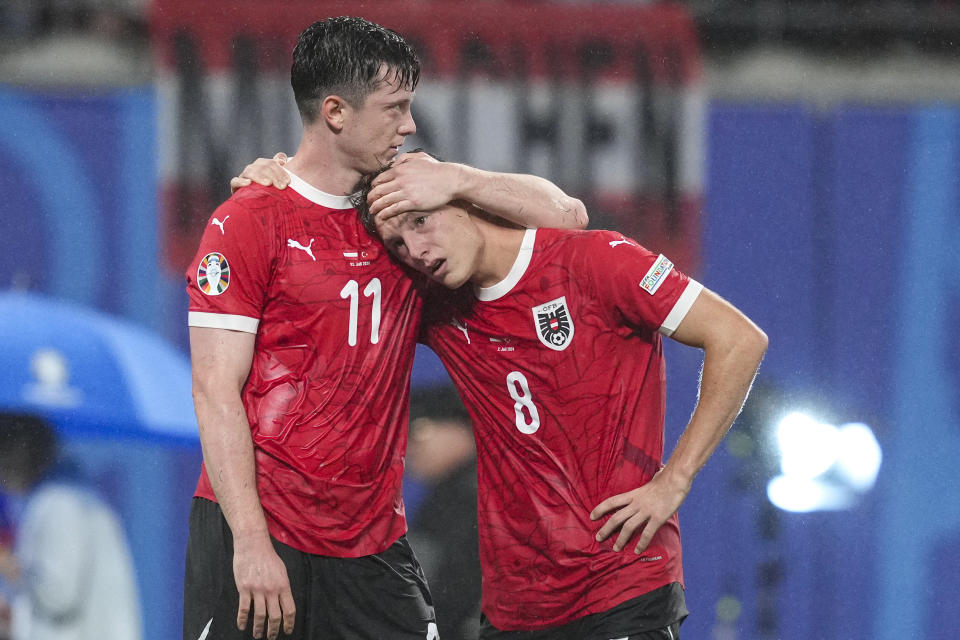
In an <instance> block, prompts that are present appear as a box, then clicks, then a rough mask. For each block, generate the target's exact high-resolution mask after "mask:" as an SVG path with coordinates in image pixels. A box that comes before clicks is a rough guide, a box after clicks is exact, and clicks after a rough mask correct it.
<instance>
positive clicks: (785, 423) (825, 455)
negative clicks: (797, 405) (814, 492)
mask: <svg viewBox="0 0 960 640" xmlns="http://www.w3.org/2000/svg"><path fill="white" fill-rule="evenodd" d="M838 440H839V434H838V432H837V428H836V427H834V426H833V425H829V424H822V423H820V422H817V421H816V420H814V419H813V418H811V417H810V416H807V415H804V414H802V413H791V414H790V415H788V416H787V417H786V418H784V419H783V420H781V421H780V424H778V425H777V446H778V448H779V449H780V468H781V470H782V471H783V474H784V475H785V476H790V477H793V478H809V479H812V478H816V477H817V476H819V475H820V474H822V473H825V472H826V471H827V469H829V468H830V467H831V466H832V465H833V463H834V462H836V460H837V453H838V449H839V447H838V444H837V443H838Z"/></svg>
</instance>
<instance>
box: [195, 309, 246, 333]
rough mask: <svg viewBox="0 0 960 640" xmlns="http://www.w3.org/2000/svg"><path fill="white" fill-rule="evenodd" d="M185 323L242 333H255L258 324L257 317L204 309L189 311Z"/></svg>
mask: <svg viewBox="0 0 960 640" xmlns="http://www.w3.org/2000/svg"><path fill="white" fill-rule="evenodd" d="M187 325H189V326H191V327H205V328H208V329H229V330H230V331H243V332H244V333H256V332H257V327H258V326H259V325H260V319H259V318H250V317H248V316H237V315H231V314H229V313H206V312H204V311H191V312H190V313H189V314H187Z"/></svg>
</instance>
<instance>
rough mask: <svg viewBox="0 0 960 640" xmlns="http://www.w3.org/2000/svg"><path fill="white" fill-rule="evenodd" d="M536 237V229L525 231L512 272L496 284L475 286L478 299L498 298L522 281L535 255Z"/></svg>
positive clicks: (485, 300)
mask: <svg viewBox="0 0 960 640" xmlns="http://www.w3.org/2000/svg"><path fill="white" fill-rule="evenodd" d="M536 239H537V230H536V229H527V230H526V231H525V232H524V234H523V242H522V243H521V244H520V251H519V253H517V259H516V260H514V262H513V267H511V268H510V273H508V274H507V277H506V278H504V279H503V280H501V281H500V282H498V283H497V284H495V285H492V286H489V287H474V288H473V292H474V294H475V295H476V296H477V299H478V300H482V301H484V302H490V301H491V300H498V299H500V298H502V297H503V296H505V295H507V294H508V293H510V290H511V289H513V288H514V287H515V286H516V285H517V283H518V282H520V278H522V277H523V274H525V273H526V272H527V267H529V266H530V259H531V258H532V257H533V244H534V241H535V240H536Z"/></svg>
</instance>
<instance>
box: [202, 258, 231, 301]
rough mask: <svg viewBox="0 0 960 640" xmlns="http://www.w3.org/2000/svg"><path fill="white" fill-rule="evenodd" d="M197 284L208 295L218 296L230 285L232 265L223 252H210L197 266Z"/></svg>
mask: <svg viewBox="0 0 960 640" xmlns="http://www.w3.org/2000/svg"><path fill="white" fill-rule="evenodd" d="M197 286H199V287H200V290H201V291H203V292H204V293H205V294H207V295H208V296H218V295H220V294H221V293H223V292H224V291H226V290H227V287H228V286H230V265H229V264H227V259H226V258H224V257H223V254H222V253H216V252H214V253H208V254H207V255H205V256H203V260H201V261H200V266H199V267H197Z"/></svg>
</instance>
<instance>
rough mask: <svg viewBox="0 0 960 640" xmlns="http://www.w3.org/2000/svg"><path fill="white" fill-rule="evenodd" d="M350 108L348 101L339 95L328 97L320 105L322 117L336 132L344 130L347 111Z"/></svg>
mask: <svg viewBox="0 0 960 640" xmlns="http://www.w3.org/2000/svg"><path fill="white" fill-rule="evenodd" d="M348 108H349V105H348V104H347V101H346V100H344V99H343V98H341V97H340V96H338V95H331V96H327V97H326V98H324V99H323V102H322V103H320V117H321V118H323V120H324V122H326V123H327V126H328V127H330V128H331V129H333V130H334V131H342V130H343V122H344V118H345V111H346V110H347V109H348Z"/></svg>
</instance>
